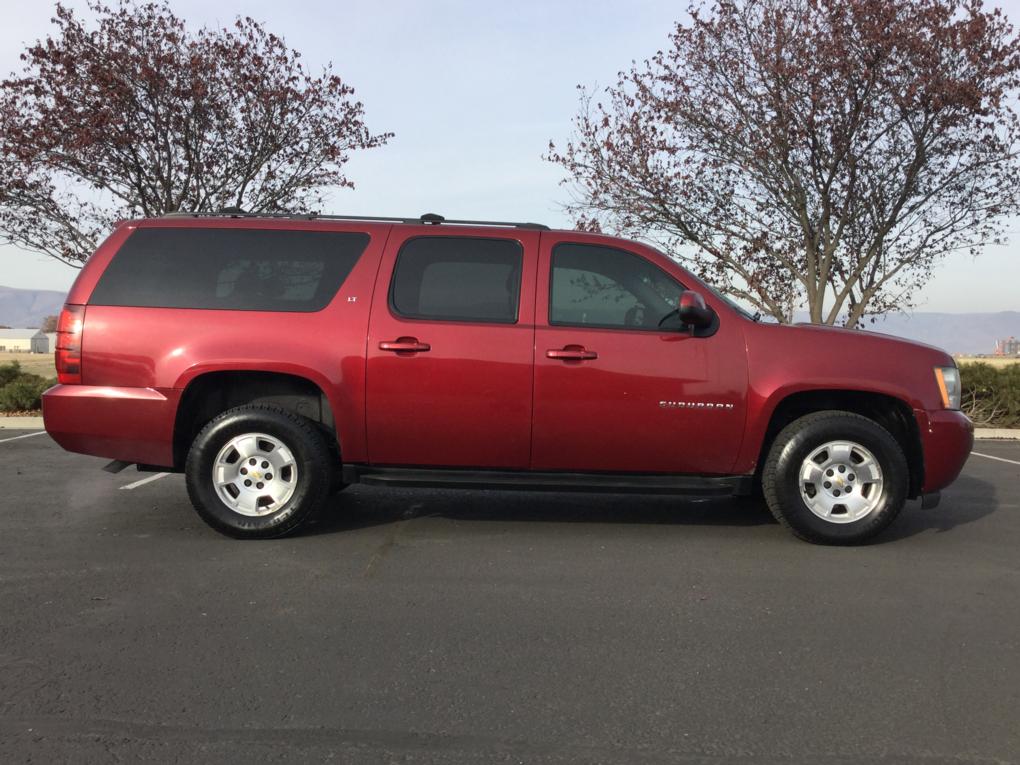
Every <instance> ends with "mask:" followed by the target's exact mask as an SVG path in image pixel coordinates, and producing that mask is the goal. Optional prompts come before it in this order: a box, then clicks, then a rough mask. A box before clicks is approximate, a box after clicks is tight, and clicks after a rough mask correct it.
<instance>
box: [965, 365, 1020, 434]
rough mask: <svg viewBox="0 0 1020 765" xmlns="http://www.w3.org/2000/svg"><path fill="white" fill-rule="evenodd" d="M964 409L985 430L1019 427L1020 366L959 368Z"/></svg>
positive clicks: (972, 366)
mask: <svg viewBox="0 0 1020 765" xmlns="http://www.w3.org/2000/svg"><path fill="white" fill-rule="evenodd" d="M960 381H961V383H962V385H963V410H964V411H965V412H966V413H967V414H968V415H969V416H970V418H971V419H972V420H974V424H976V425H978V426H982V427H999V428H1015V427H1020V364H1008V365H1006V366H1004V367H993V366H992V365H991V364H983V363H980V362H978V363H975V364H964V365H963V366H961V367H960Z"/></svg>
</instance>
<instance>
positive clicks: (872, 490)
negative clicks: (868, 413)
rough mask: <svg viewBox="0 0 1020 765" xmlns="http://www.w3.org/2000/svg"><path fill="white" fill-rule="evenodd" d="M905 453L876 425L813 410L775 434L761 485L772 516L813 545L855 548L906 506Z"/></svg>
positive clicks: (847, 414) (863, 419)
mask: <svg viewBox="0 0 1020 765" xmlns="http://www.w3.org/2000/svg"><path fill="white" fill-rule="evenodd" d="M908 486H909V472H908V467H907V460H906V457H905V456H904V454H903V449H902V448H901V447H900V445H899V443H898V442H897V441H896V439H895V438H893V436H892V435H891V434H890V433H889V431H887V430H886V429H885V428H883V427H882V426H881V425H879V424H878V423H876V422H874V421H873V420H869V419H868V418H866V417H862V416H860V415H857V414H853V413H851V412H838V411H827V412H816V413H814V414H810V415H807V416H805V417H801V418H800V419H798V420H795V421H794V422H792V423H790V424H789V425H787V426H786V427H785V428H783V430H782V431H781V432H780V433H779V435H778V436H776V440H775V441H774V442H773V444H772V447H771V449H770V450H769V455H768V459H767V460H766V463H765V467H764V469H763V472H762V488H763V490H764V493H765V499H766V501H767V503H768V506H769V509H770V510H771V511H772V514H773V515H774V516H775V517H776V519H777V520H778V521H779V522H780V523H782V524H783V525H784V526H786V527H788V528H789V529H790V530H791V531H793V533H794V534H796V535H797V536H798V537H800V538H801V539H805V540H807V541H809V542H815V543H818V544H842V545H850V544H861V543H862V542H866V541H867V540H869V539H871V538H872V537H874V536H875V535H876V534H879V533H880V532H881V531H883V530H884V529H885V528H886V527H887V526H888V525H889V524H890V523H892V522H893V520H895V518H896V516H897V515H899V513H900V510H902V509H903V505H904V503H905V502H906V496H907V490H908Z"/></svg>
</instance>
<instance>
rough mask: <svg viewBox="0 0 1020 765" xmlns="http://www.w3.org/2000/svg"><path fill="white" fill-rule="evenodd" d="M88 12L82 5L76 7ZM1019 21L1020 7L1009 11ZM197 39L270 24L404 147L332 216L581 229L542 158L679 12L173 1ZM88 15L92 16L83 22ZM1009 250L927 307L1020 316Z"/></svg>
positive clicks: (386, 0)
mask: <svg viewBox="0 0 1020 765" xmlns="http://www.w3.org/2000/svg"><path fill="white" fill-rule="evenodd" d="M66 4H67V5H70V6H71V7H74V8H76V9H84V8H85V5H86V4H85V3H84V2H77V1H76V0H67V2H66ZM1000 5H1001V7H1003V8H1004V10H1005V11H1006V13H1007V15H1009V16H1010V17H1012V18H1015V19H1018V20H1020V0H1009V1H1008V2H1003V3H1001V4H1000ZM171 6H172V7H173V9H174V11H175V12H176V13H177V14H178V15H179V16H181V17H182V18H184V19H186V20H187V21H188V22H189V24H193V25H195V26H201V25H209V26H222V25H226V24H229V23H231V22H232V21H233V19H234V18H235V17H236V16H238V15H248V16H252V17H253V18H255V19H257V20H259V21H261V22H263V23H264V24H265V25H266V27H267V28H268V29H269V30H271V31H272V32H274V33H276V34H278V35H281V36H282V37H284V38H285V40H286V41H287V43H288V45H290V46H291V47H293V48H296V49H297V50H299V51H300V52H301V53H302V57H303V60H304V61H305V62H306V64H308V65H309V66H311V67H313V68H314V67H316V66H320V65H325V64H327V63H329V62H332V63H333V66H334V68H335V71H336V72H337V73H338V74H339V75H340V76H341V77H343V78H344V79H345V80H346V81H347V82H349V83H350V84H351V85H353V86H354V88H355V90H356V95H357V97H358V98H359V99H360V100H362V101H363V102H364V104H365V113H366V122H367V124H368V126H369V128H370V129H371V130H373V131H374V132H386V131H391V132H394V133H396V137H395V138H394V139H392V140H391V141H390V143H389V144H388V145H386V146H384V147H382V148H379V149H373V150H370V151H366V152H360V153H356V154H355V155H354V156H353V158H352V160H351V162H350V163H349V164H348V165H347V170H348V176H349V177H350V178H351V179H352V180H353V181H354V183H355V189H354V190H338V191H336V193H335V194H333V195H332V197H331V199H330V200H329V203H328V204H327V205H326V206H324V208H323V212H333V213H337V214H352V215H397V216H406V217H416V216H418V215H420V214H422V213H425V212H437V213H440V214H442V215H445V216H447V217H450V218H479V219H489V220H492V219H495V220H528V221H535V222H539V223H546V224H548V225H551V226H553V227H570V226H571V220H570V218H569V217H568V216H567V215H566V214H565V213H564V212H563V210H562V204H563V203H564V202H565V201H566V200H567V196H568V195H567V190H566V189H565V188H564V187H563V186H562V185H561V184H560V180H561V178H562V172H561V171H560V170H559V168H558V167H557V166H555V165H552V164H550V163H548V162H545V161H543V160H542V154H543V152H544V151H545V150H546V147H547V146H548V143H549V140H550V139H552V140H555V141H556V142H557V143H562V142H564V141H565V139H566V138H568V137H569V135H570V131H571V118H572V117H573V115H574V113H575V112H576V110H577V104H578V98H577V97H578V94H577V90H576V87H577V86H578V85H585V86H587V87H589V88H596V87H604V86H606V85H609V84H612V83H614V82H615V80H616V73H617V72H618V71H619V70H621V69H625V68H627V67H628V66H629V64H630V62H631V61H632V60H633V59H638V60H641V59H644V58H646V57H648V56H650V55H652V54H654V53H655V51H657V50H658V49H660V48H661V47H663V46H664V45H665V44H666V38H667V35H668V34H669V31H670V29H671V28H672V25H673V24H674V22H675V21H677V20H678V18H679V15H680V14H681V13H682V12H683V10H682V9H683V8H685V7H686V3H683V2H679V3H678V2H675V0H674V2H651V1H649V2H640V1H638V0H631V1H630V2H620V1H619V0H617V1H616V2H604V1H603V0H581V1H577V0H540V1H532V0H517V1H516V2H506V1H504V2H488V1H487V0H474V2H471V1H463V0H430V1H429V2H408V1H407V0H400V1H399V2H398V1H395V0H376V1H375V2H362V1H360V0H359V1H358V2H338V1H337V0H332V1H328V0H290V2H286V3H281V2H279V0H272V1H269V0H258V1H256V2H241V1H239V0H218V1H217V2H215V3H210V2H208V0H205V1H204V2H196V1H194V0H171ZM52 9H53V6H52V4H51V3H49V2H47V1H46V0H32V1H31V2H25V1H24V0H17V1H13V0H0V19H3V24H2V26H0V75H6V74H7V73H8V72H11V71H15V70H17V69H19V68H20V67H19V62H18V56H19V54H20V53H21V51H22V50H23V49H24V47H25V46H26V45H28V44H30V43H32V42H34V41H35V40H37V39H39V38H41V37H44V36H45V35H46V34H47V33H48V32H49V31H50V23H49V19H50V17H51V16H52ZM84 13H87V10H85V11H84ZM1008 228H1009V229H1010V231H1011V241H1010V243H1009V244H1007V245H1006V246H1001V247H988V248H986V250H985V252H984V253H983V254H982V255H981V256H980V257H978V258H976V259H972V258H970V257H969V256H965V255H960V256H957V257H955V258H952V259H950V260H948V261H946V262H945V263H944V265H943V266H942V267H941V268H940V269H939V271H938V273H937V275H936V276H935V277H934V278H933V279H932V280H931V281H930V282H929V283H928V284H927V285H926V287H925V288H924V290H923V292H922V293H921V298H920V304H919V305H918V306H917V310H921V311H946V312H984V311H1003V310H1020V289H1018V286H1020V219H1018V220H1014V221H1010V224H1009V225H1008ZM76 274H77V271H76V270H75V269H73V268H71V267H69V266H67V265H64V264H62V263H59V262H57V261H55V260H53V259H51V258H47V257H45V256H42V255H36V254H33V253H27V252H24V251H21V250H18V249H17V248H14V247H10V246H6V247H3V246H0V285H4V286H9V287H22V288H32V289H56V290H64V289H67V288H68V287H69V286H70V284H71V282H72V281H73V280H74V278H75V276H76Z"/></svg>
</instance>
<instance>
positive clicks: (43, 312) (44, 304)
mask: <svg viewBox="0 0 1020 765" xmlns="http://www.w3.org/2000/svg"><path fill="white" fill-rule="evenodd" d="M65 297H67V293H64V292H56V291H54V290H19V289H15V288H14V287H0V324H2V325H4V326H7V327H17V328H22V327H39V326H42V322H43V319H44V318H45V317H47V316H56V315H57V314H59V313H60V308H61V306H63V305H64V298H65Z"/></svg>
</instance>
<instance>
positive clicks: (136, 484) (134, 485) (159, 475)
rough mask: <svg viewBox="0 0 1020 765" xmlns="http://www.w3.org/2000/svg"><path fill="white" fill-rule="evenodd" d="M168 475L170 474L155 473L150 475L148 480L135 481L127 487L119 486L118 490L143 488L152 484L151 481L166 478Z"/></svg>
mask: <svg viewBox="0 0 1020 765" xmlns="http://www.w3.org/2000/svg"><path fill="white" fill-rule="evenodd" d="M168 475H170V474H169V473H156V475H150V476H149V477H148V478H143V479H142V480H141V481H135V482H134V483H129V484H128V485H127V486H121V487H120V488H121V489H122V490H123V489H137V488H138V487H139V486H144V485H145V484H147V483H152V482H153V481H158V480H159V479H160V478H166V477H167V476H168Z"/></svg>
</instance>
